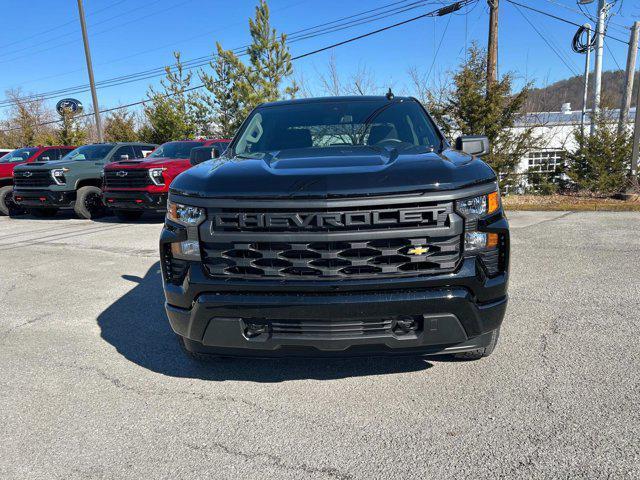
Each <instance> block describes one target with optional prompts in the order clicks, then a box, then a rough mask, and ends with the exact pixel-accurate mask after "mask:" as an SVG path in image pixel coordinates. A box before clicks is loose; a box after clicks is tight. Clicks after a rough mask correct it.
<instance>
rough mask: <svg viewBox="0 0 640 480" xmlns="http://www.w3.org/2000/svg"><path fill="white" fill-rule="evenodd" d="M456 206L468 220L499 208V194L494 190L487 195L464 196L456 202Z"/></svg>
mask: <svg viewBox="0 0 640 480" xmlns="http://www.w3.org/2000/svg"><path fill="white" fill-rule="evenodd" d="M456 208H457V210H458V212H460V213H461V214H462V215H463V216H464V217H465V218H466V219H468V220H470V219H474V218H479V217H482V216H484V215H489V214H491V213H494V212H497V211H498V209H499V208H500V196H499V194H498V192H497V191H496V192H492V193H490V194H488V195H480V196H479V197H473V198H465V199H464V200H458V201H457V202H456Z"/></svg>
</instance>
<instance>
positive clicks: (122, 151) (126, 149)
mask: <svg viewBox="0 0 640 480" xmlns="http://www.w3.org/2000/svg"><path fill="white" fill-rule="evenodd" d="M125 155H126V156H127V159H128V160H131V159H133V158H136V153H135V152H134V151H133V147H131V146H130V145H125V146H122V147H120V148H118V150H116V153H114V154H113V156H112V157H111V161H113V162H117V161H118V160H124V158H122V157H123V156H125Z"/></svg>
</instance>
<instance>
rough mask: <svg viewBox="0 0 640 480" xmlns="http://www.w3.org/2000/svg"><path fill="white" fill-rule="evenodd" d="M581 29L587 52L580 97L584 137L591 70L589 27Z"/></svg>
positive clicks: (581, 126) (581, 127) (587, 25)
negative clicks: (585, 39) (582, 88)
mask: <svg viewBox="0 0 640 480" xmlns="http://www.w3.org/2000/svg"><path fill="white" fill-rule="evenodd" d="M583 27H584V29H585V31H586V32H587V43H586V45H587V51H586V52H585V59H584V94H583V96H582V117H581V121H580V131H581V132H582V135H583V136H584V134H585V132H584V121H585V118H586V117H587V107H588V103H589V71H590V70H591V25H590V24H588V23H585V24H584V25H583Z"/></svg>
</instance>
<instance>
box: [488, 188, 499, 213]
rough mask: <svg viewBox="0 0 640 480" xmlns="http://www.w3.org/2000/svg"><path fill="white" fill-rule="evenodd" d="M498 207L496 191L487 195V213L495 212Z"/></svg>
mask: <svg viewBox="0 0 640 480" xmlns="http://www.w3.org/2000/svg"><path fill="white" fill-rule="evenodd" d="M499 208H500V196H499V195H498V192H493V193H490V194H489V195H487V213H493V212H497V211H498V209H499Z"/></svg>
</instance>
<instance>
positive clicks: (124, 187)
mask: <svg viewBox="0 0 640 480" xmlns="http://www.w3.org/2000/svg"><path fill="white" fill-rule="evenodd" d="M229 143H230V140H225V139H217V140H204V139H202V140H181V141H176V142H167V143H164V144H162V145H160V146H159V147H158V148H156V149H155V150H154V151H153V153H151V154H150V155H149V156H148V157H147V158H138V159H133V160H121V161H118V162H112V163H109V164H108V165H107V166H105V168H104V183H103V186H102V198H103V201H104V204H105V205H106V206H107V207H109V208H111V209H112V210H113V211H114V213H115V214H116V216H117V217H118V218H120V219H122V220H135V219H138V218H140V217H141V216H142V214H143V213H144V212H145V211H156V212H164V211H166V208H167V194H168V192H169V185H170V184H171V182H172V181H173V179H174V178H175V177H177V176H178V175H179V174H180V173H182V172H184V171H185V170H187V169H188V168H190V167H191V163H190V161H189V158H190V155H191V149H193V148H196V147H206V146H212V147H213V148H214V149H215V150H216V151H217V153H218V154H221V153H223V152H224V150H226V148H227V145H228V144H229Z"/></svg>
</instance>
